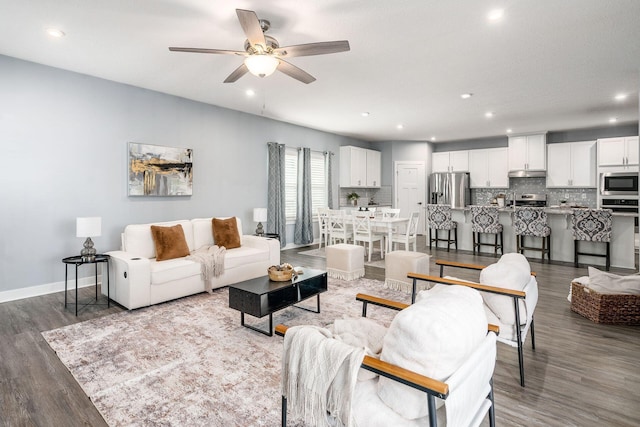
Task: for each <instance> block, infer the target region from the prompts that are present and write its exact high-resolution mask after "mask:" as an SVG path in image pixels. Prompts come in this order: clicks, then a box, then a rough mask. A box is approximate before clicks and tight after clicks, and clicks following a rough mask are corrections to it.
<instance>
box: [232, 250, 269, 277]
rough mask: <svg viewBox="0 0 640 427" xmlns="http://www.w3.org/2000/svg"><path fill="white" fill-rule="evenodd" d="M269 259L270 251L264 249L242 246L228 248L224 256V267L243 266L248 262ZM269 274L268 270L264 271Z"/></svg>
mask: <svg viewBox="0 0 640 427" xmlns="http://www.w3.org/2000/svg"><path fill="white" fill-rule="evenodd" d="M268 260H269V251H268V250H264V249H258V248H252V247H249V246H241V247H239V248H235V249H227V252H226V254H225V256H224V269H225V270H227V269H231V268H235V267H242V266H244V265H247V264H251V263H254V262H260V261H268ZM264 274H265V275H266V274H267V270H265V271H264Z"/></svg>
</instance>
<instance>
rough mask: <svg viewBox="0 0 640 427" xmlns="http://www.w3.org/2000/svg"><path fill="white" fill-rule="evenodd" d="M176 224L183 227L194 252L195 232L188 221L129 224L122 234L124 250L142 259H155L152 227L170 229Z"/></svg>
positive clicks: (188, 243) (186, 238) (190, 247)
mask: <svg viewBox="0 0 640 427" xmlns="http://www.w3.org/2000/svg"><path fill="white" fill-rule="evenodd" d="M176 224H181V225H182V229H183V231H184V237H185V240H186V241H187V245H188V246H189V250H190V251H193V250H194V249H195V248H194V247H193V230H192V227H191V222H190V221H186V220H183V221H169V222H157V223H154V224H129V225H127V226H126V227H125V229H124V233H122V250H123V251H126V252H129V253H131V254H133V255H135V256H138V257H142V258H155V256H156V246H155V243H154V241H153V237H152V235H151V226H152V225H159V226H162V227H168V226H172V225H176Z"/></svg>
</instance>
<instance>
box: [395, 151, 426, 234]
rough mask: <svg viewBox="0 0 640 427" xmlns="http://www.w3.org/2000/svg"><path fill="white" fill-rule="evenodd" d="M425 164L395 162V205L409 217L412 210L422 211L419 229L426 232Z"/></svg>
mask: <svg viewBox="0 0 640 427" xmlns="http://www.w3.org/2000/svg"><path fill="white" fill-rule="evenodd" d="M424 169H425V164H424V162H415V161H413V162H410V161H398V162H395V171H394V172H395V173H394V175H395V177H396V179H395V197H396V203H395V207H396V208H397V209H400V215H401V216H403V217H408V216H409V215H411V212H419V213H420V223H419V224H418V231H419V232H420V233H424V224H425V212H424V200H425V194H426V193H425V184H426V183H425V171H424Z"/></svg>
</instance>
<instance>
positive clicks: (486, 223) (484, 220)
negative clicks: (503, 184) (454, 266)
mask: <svg viewBox="0 0 640 427" xmlns="http://www.w3.org/2000/svg"><path fill="white" fill-rule="evenodd" d="M470 208H471V232H472V233H473V253H474V254H475V253H476V248H478V252H480V249H481V246H493V253H494V254H496V255H497V254H498V249H500V253H502V254H504V249H503V243H502V242H503V238H504V235H503V232H502V224H500V212H499V211H498V208H497V207H494V206H470ZM482 234H493V236H494V239H493V243H488V242H487V243H483V242H482V240H481V235H482ZM498 236H499V237H500V243H498Z"/></svg>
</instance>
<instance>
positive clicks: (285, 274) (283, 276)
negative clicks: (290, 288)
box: [267, 267, 293, 282]
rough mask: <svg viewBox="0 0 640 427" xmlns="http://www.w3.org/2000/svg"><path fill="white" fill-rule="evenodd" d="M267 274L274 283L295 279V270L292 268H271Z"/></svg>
mask: <svg viewBox="0 0 640 427" xmlns="http://www.w3.org/2000/svg"><path fill="white" fill-rule="evenodd" d="M267 273H268V274H269V280H272V281H274V282H286V281H287V280H291V277H293V269H290V268H288V269H286V270H277V269H276V268H275V267H269V269H268V270H267Z"/></svg>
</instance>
